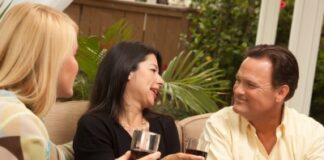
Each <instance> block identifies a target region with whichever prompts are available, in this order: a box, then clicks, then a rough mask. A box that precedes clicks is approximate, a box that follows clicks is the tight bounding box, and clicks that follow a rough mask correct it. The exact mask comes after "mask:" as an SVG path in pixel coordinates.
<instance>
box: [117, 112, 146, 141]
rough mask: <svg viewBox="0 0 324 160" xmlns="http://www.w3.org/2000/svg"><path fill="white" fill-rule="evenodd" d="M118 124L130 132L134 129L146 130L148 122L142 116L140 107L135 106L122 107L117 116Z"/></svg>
mask: <svg viewBox="0 0 324 160" xmlns="http://www.w3.org/2000/svg"><path fill="white" fill-rule="evenodd" d="M118 121H119V124H120V125H121V126H122V127H123V128H124V129H125V130H126V131H127V132H128V133H129V134H130V135H132V134H133V131H134V130H136V129H139V130H148V128H149V123H148V122H147V120H146V119H145V118H144V116H143V112H142V110H141V109H139V108H137V107H124V111H123V112H122V113H121V114H120V115H119V117H118Z"/></svg>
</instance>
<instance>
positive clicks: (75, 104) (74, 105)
mask: <svg viewBox="0 0 324 160" xmlns="http://www.w3.org/2000/svg"><path fill="white" fill-rule="evenodd" d="M88 108H89V102H88V101H68V102H62V103H61V102H58V103H56V104H55V105H54V106H53V107H52V108H51V110H50V111H49V112H48V114H47V115H46V116H45V117H44V123H45V126H46V128H47V130H48V133H49V136H50V139H51V140H52V141H53V142H54V143H55V144H63V143H66V142H69V141H71V140H73V137H74V134H75V131H76V127H77V124H78V121H79V119H80V117H81V116H82V115H83V114H84V113H85V112H86V111H87V110H88Z"/></svg>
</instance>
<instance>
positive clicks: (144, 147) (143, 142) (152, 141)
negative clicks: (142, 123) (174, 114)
mask: <svg viewBox="0 0 324 160" xmlns="http://www.w3.org/2000/svg"><path fill="white" fill-rule="evenodd" d="M159 143H160V135H159V134H157V133H154V132H149V131H144V130H135V131H134V132H133V138H132V143H131V146H130V150H131V153H132V154H131V160H136V159H139V158H142V157H144V156H146V155H148V154H151V153H154V152H156V151H157V149H158V148H159Z"/></svg>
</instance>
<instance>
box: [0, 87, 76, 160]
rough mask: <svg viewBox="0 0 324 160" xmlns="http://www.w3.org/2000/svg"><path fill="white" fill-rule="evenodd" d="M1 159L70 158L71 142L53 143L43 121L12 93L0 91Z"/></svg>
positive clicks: (71, 156)
mask: <svg viewBox="0 0 324 160" xmlns="http://www.w3.org/2000/svg"><path fill="white" fill-rule="evenodd" d="M0 159H6V160H11V159H25V160H67V159H73V153H72V143H67V144H64V145H60V146H57V145H55V144H53V143H52V142H51V141H50V139H49V135H48V132H47V130H46V127H45V125H44V124H43V122H42V120H41V119H40V118H39V117H37V116H36V115H35V114H34V113H32V112H31V111H30V110H29V109H27V107H26V106H25V105H24V104H23V103H22V102H21V101H20V100H19V99H18V98H17V97H16V95H15V94H14V93H12V92H9V91H6V90H1V89H0Z"/></svg>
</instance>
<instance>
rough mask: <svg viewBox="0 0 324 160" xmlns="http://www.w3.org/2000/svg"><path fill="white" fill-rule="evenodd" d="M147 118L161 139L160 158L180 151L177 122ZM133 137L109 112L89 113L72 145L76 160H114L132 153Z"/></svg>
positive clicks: (153, 130)
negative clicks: (110, 116)
mask: <svg viewBox="0 0 324 160" xmlns="http://www.w3.org/2000/svg"><path fill="white" fill-rule="evenodd" d="M152 114H153V116H150V118H147V121H148V122H149V123H150V128H149V130H150V131H152V132H155V133H159V134H160V135H161V138H160V146H159V149H158V150H159V151H160V152H161V157H164V156H166V155H169V154H172V153H177V152H179V151H180V142H179V137H178V131H177V128H176V125H175V123H174V120H173V119H172V118H170V117H168V116H164V115H160V114H155V113H152ZM131 140H132V137H131V136H130V135H129V134H128V132H127V131H126V130H125V129H124V128H123V127H122V126H121V125H120V124H119V123H117V122H116V121H115V120H113V119H112V118H109V116H108V115H107V113H106V112H89V113H87V114H85V115H83V116H82V117H81V119H80V120H79V123H78V128H77V131H76V134H75V137H74V141H73V149H74V156H75V159H76V160H112V159H115V158H118V157H120V156H121V155H123V154H124V153H125V152H126V151H128V150H129V149H130V144H131Z"/></svg>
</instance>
